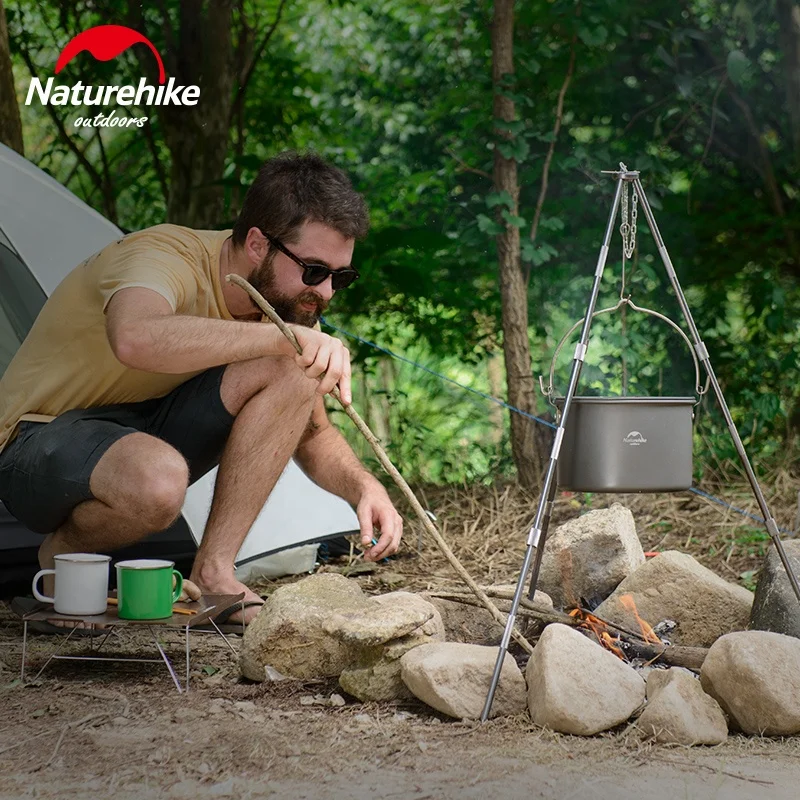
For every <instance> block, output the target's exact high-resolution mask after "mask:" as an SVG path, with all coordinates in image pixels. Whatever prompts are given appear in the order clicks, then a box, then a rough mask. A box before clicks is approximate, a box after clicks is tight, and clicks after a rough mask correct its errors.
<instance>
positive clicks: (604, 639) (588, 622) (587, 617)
mask: <svg viewBox="0 0 800 800" xmlns="http://www.w3.org/2000/svg"><path fill="white" fill-rule="evenodd" d="M569 615H570V616H571V617H574V618H575V619H579V620H580V621H581V624H580V626H579V627H581V628H586V629H587V630H590V631H591V632H592V633H593V634H594V635H595V638H596V639H597V641H598V642H599V644H600V645H601V646H602V647H605V648H606V650H610V651H611V652H612V653H613V654H614V655H615V656H617V658H621V659H622V660H623V661H627V658H625V653H623V652H622V650H621V648H620V647H619V646H618V642H619V639H615V638H614V637H613V636H612V635H611V634H610V633H609V632H608V626H607V625H606V624H605V622H603V621H602V620H601V619H598V618H597V617H596V616H594V614H590V613H589V612H588V611H584V610H583V609H580V608H574V609H572V611H570V612H569Z"/></svg>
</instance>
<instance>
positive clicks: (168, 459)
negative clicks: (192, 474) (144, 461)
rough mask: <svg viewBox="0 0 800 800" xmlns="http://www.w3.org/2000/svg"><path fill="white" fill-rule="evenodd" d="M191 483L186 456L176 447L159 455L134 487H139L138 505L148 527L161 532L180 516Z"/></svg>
mask: <svg viewBox="0 0 800 800" xmlns="http://www.w3.org/2000/svg"><path fill="white" fill-rule="evenodd" d="M188 485H189V466H188V464H187V463H186V459H184V458H183V456H182V455H181V454H180V453H178V451H177V450H173V451H172V453H165V454H159V455H158V456H157V457H156V458H155V459H153V461H152V462H151V464H149V465H148V467H147V468H146V469H144V470H143V471H142V472H141V474H140V477H139V480H138V481H137V482H135V483H134V488H139V490H140V491H139V493H138V498H139V502H138V503H136V504H135V507H136V506H138V508H139V511H140V513H141V518H142V519H144V520H145V521H146V522H147V523H148V528H150V529H152V530H153V531H160V530H164V529H165V528H168V527H169V526H170V525H172V523H173V522H175V520H176V519H177V518H178V515H179V514H180V513H181V508H182V507H183V502H184V499H185V497H186V489H187V487H188Z"/></svg>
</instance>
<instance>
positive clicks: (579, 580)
mask: <svg viewBox="0 0 800 800" xmlns="http://www.w3.org/2000/svg"><path fill="white" fill-rule="evenodd" d="M644 561H645V559H644V552H643V551H642V545H641V543H640V542H639V537H638V536H637V535H636V523H635V522H634V520H633V514H631V512H630V511H629V510H628V509H627V508H625V506H622V505H620V504H619V503H614V505H612V506H611V508H608V509H600V510H597V511H590V512H589V513H588V514H584V515H583V516H581V517H578V518H577V519H573V520H570V521H569V522H566V523H564V524H563V525H561V526H559V527H558V528H556V530H555V532H554V533H552V534H551V535H549V536H548V537H547V543H546V546H545V549H544V555H543V557H542V568H541V572H540V574H539V588H541V589H542V591H544V592H546V593H547V594H549V595H550V596H551V597H552V598H553V603H554V605H555V606H557V607H559V608H564V607H567V606H575V605H578V604H579V603H580V602H581V601H584V603H586V604H588V605H589V607H590V608H593V607H594V606H596V605H597V604H598V603H599V602H601V601H602V600H605V598H606V597H608V596H609V595H610V594H611V592H613V591H614V589H616V588H617V586H618V585H619V584H620V582H621V581H622V580H623V579H624V578H625V577H627V576H628V575H630V573H631V572H633V571H634V570H635V569H636V568H637V567H639V566H641V565H642V564H644Z"/></svg>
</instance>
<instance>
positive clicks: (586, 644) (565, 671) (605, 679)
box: [525, 625, 645, 736]
mask: <svg viewBox="0 0 800 800" xmlns="http://www.w3.org/2000/svg"><path fill="white" fill-rule="evenodd" d="M525 677H526V678H527V680H528V708H529V709H530V712H531V717H532V718H533V721H534V722H535V723H536V724H537V725H544V726H546V727H548V728H551V729H552V730H554V731H558V732H559V733H573V734H578V735H580V736H591V735H593V734H595V733H600V731H604V730H607V729H608V728H613V727H614V726H615V725H619V724H620V723H621V722H624V721H625V720H626V719H628V717H630V716H631V714H633V712H634V711H636V709H637V708H639V706H641V705H642V703H644V699H645V683H644V680H642V678H641V677H640V676H639V675H638V674H637V672H636V671H635V670H633V669H631V667H629V666H628V665H627V664H624V663H623V662H622V661H620V660H619V659H618V658H617V657H616V656H615V655H613V654H612V653H610V652H609V651H608V650H605V649H603V648H602V647H601V646H600V645H599V644H597V643H595V642H593V641H591V640H589V639H587V638H586V637H585V636H584V635H583V634H581V633H579V632H578V631H576V630H574V629H572V628H570V627H568V626H567V625H548V626H547V628H545V631H544V633H543V634H542V635H541V637H540V638H539V642H538V643H537V645H536V647H534V649H533V655H531V657H530V660H529V661H528V666H527V668H526V671H525Z"/></svg>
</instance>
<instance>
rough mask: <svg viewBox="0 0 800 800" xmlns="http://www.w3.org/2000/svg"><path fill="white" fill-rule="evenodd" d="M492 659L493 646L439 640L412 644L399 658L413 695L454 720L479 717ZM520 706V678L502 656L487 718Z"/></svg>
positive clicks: (522, 690) (516, 711) (520, 709)
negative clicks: (413, 645) (434, 642)
mask: <svg viewBox="0 0 800 800" xmlns="http://www.w3.org/2000/svg"><path fill="white" fill-rule="evenodd" d="M496 661H497V648H495V647H482V646H481V645H477V644H462V643H459V642H441V643H439V644H426V645H423V646H422V647H415V648H414V649H413V650H411V651H410V652H408V653H406V654H405V655H404V656H403V657H402V658H401V659H400V667H401V674H402V678H403V682H404V683H405V685H406V686H407V687H408V688H409V689H410V690H411V692H412V693H413V694H414V696H415V697H417V698H418V699H420V700H422V702H423V703H427V704H428V705H429V706H431V707H432V708H435V709H436V710H437V711H441V712H442V713H443V714H447V715H448V716H450V717H455V718H456V719H479V718H480V716H481V712H482V711H483V706H484V704H485V702H486V695H487V694H488V692H489V686H490V684H491V680H492V673H493V671H494V665H495V662H496ZM524 710H525V679H524V678H523V676H522V673H521V672H520V670H519V667H518V666H517V664H516V662H515V661H514V659H513V658H512V656H511V655H510V654H509V653H506V654H505V659H504V661H503V667H502V669H501V671H500V680H499V681H498V684H497V691H496V693H495V696H494V702H493V704H492V711H491V716H492V717H498V716H506V715H511V714H519V713H521V712H523V711H524Z"/></svg>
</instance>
